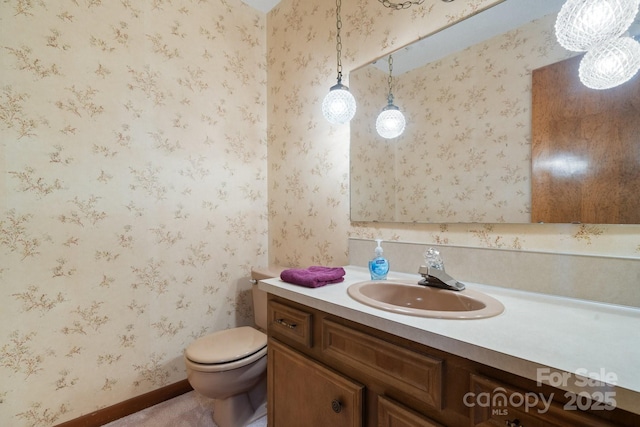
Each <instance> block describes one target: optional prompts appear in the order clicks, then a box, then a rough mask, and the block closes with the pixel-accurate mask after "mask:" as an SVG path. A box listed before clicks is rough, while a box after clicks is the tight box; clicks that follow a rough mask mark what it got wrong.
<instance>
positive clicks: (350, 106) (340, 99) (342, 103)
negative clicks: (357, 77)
mask: <svg viewBox="0 0 640 427" xmlns="http://www.w3.org/2000/svg"><path fill="white" fill-rule="evenodd" d="M341 5H342V3H341V1H340V0H336V29H337V35H336V51H337V57H338V83H337V84H336V85H334V86H332V87H331V88H330V89H329V93H328V94H327V95H326V96H325V97H324V100H323V101H322V114H323V115H324V117H325V118H326V119H327V120H328V121H329V123H331V124H334V125H341V124H343V123H347V122H349V121H350V120H351V119H352V118H353V116H354V115H355V114H356V100H355V98H354V97H353V95H352V94H351V92H349V88H348V87H347V86H345V85H343V84H342V61H341V59H340V54H341V52H342V39H341V38H340V29H341V28H342V20H341V19H340V6H341Z"/></svg>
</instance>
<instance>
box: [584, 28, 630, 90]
mask: <svg viewBox="0 0 640 427" xmlns="http://www.w3.org/2000/svg"><path fill="white" fill-rule="evenodd" d="M638 69H640V43H638V42H637V41H635V40H634V39H632V38H631V37H620V38H617V39H614V40H611V41H608V42H606V43H603V44H602V45H600V46H598V47H597V48H595V49H593V50H590V51H589V52H587V53H586V54H585V56H584V58H582V60H581V61H580V68H579V69H578V73H579V75H580V81H581V82H582V83H583V84H584V85H585V86H587V87H589V88H591V89H609V88H612V87H615V86H619V85H621V84H623V83H625V82H626V81H628V80H630V79H631V78H632V77H633V76H634V75H635V74H636V73H637V72H638Z"/></svg>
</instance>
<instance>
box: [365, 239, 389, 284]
mask: <svg viewBox="0 0 640 427" xmlns="http://www.w3.org/2000/svg"><path fill="white" fill-rule="evenodd" d="M376 242H378V246H377V247H376V250H375V252H376V254H375V257H374V258H373V259H372V260H371V261H369V272H370V273H371V280H386V278H387V273H389V261H387V260H386V258H384V257H383V256H382V252H383V250H382V246H380V244H381V243H382V239H376Z"/></svg>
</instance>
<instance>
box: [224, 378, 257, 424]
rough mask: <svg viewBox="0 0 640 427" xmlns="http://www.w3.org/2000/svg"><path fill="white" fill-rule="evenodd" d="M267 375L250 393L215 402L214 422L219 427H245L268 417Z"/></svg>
mask: <svg viewBox="0 0 640 427" xmlns="http://www.w3.org/2000/svg"><path fill="white" fill-rule="evenodd" d="M266 383H267V380H266V375H265V376H264V379H263V380H261V381H260V382H259V383H258V384H257V385H256V386H255V387H254V388H253V389H252V390H250V391H249V392H248V393H241V394H237V395H235V396H231V397H229V398H227V399H214V400H213V414H212V417H213V421H214V422H215V423H216V424H217V425H218V427H244V426H246V425H247V424H250V423H252V422H253V421H255V420H257V419H258V418H262V417H264V416H265V415H267V384H266Z"/></svg>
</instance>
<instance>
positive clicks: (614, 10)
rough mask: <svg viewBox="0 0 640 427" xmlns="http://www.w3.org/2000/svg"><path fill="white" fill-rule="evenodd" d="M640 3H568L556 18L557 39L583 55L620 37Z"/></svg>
mask: <svg viewBox="0 0 640 427" xmlns="http://www.w3.org/2000/svg"><path fill="white" fill-rule="evenodd" d="M639 5H640V0H567V2H566V3H565V4H564V5H563V6H562V8H561V9H560V12H559V13H558V16H557V18H556V25H555V29H556V38H557V39H558V43H560V45H561V46H562V47H564V48H565V49H567V50H572V51H575V52H582V51H586V50H589V49H591V48H593V47H595V46H597V45H599V44H601V43H603V42H605V41H607V40H611V39H614V38H617V37H620V36H621V35H622V34H623V33H624V32H625V31H627V29H628V28H629V26H630V25H631V23H632V22H633V20H634V18H635V16H636V15H637V14H638V6H639Z"/></svg>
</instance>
